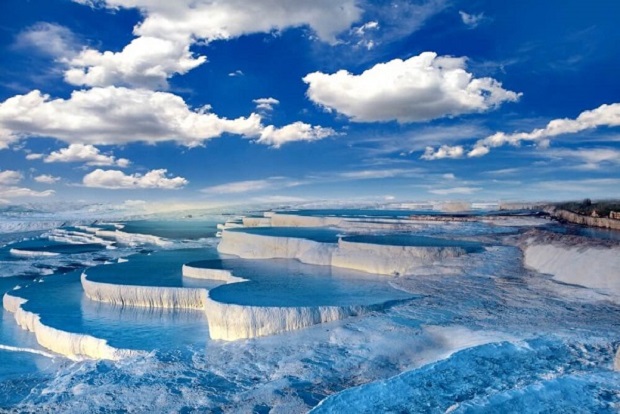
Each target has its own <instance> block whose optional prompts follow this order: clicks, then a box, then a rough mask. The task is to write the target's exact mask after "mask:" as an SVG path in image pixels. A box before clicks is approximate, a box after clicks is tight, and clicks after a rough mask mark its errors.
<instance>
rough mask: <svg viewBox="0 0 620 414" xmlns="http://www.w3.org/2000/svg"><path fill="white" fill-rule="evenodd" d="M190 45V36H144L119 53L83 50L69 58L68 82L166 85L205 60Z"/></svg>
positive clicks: (92, 84) (160, 86)
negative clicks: (174, 76) (173, 37)
mask: <svg viewBox="0 0 620 414" xmlns="http://www.w3.org/2000/svg"><path fill="white" fill-rule="evenodd" d="M189 47H190V39H189V38H187V39H181V40H167V39H160V38H157V37H150V36H143V37H138V38H136V39H134V40H133V41H132V42H131V43H129V44H128V45H127V46H125V48H124V49H123V50H122V51H120V52H116V53H115V52H104V53H101V52H99V51H96V50H93V49H84V50H82V51H81V52H80V53H79V55H77V56H75V57H73V58H72V59H70V60H68V61H67V64H68V66H69V69H68V70H67V71H66V72H65V81H66V82H68V83H70V84H72V85H87V86H108V85H116V86H121V85H129V86H137V87H145V88H152V89H157V88H166V87H167V86H168V82H167V79H168V78H170V77H171V76H173V75H175V74H181V75H182V74H185V73H187V72H189V71H190V70H192V69H194V68H195V67H197V66H199V65H201V64H203V63H204V62H206V58H205V57H204V56H198V57H194V56H193V54H192V52H190V50H189Z"/></svg>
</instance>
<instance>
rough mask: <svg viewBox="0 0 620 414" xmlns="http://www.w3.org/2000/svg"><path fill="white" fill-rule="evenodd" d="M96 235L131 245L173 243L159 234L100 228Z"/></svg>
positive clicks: (164, 245)
mask: <svg viewBox="0 0 620 414" xmlns="http://www.w3.org/2000/svg"><path fill="white" fill-rule="evenodd" d="M95 235H96V236H98V237H104V238H108V239H114V240H116V241H117V242H119V243H122V244H127V245H130V246H134V245H137V244H153V245H155V246H162V247H166V246H171V245H172V244H173V243H172V242H171V241H170V240H166V239H164V238H161V237H158V236H153V235H151V234H140V233H127V232H124V231H120V230H101V229H98V230H97V231H96V232H95Z"/></svg>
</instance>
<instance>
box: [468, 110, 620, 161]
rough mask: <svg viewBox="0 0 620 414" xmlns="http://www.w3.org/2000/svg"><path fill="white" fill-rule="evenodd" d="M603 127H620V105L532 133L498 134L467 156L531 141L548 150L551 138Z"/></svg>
mask: <svg viewBox="0 0 620 414" xmlns="http://www.w3.org/2000/svg"><path fill="white" fill-rule="evenodd" d="M601 126H607V127H616V126H620V103H614V104H611V105H601V106H599V107H598V108H596V109H593V110H590V111H583V112H582V113H581V114H579V116H578V117H577V118H575V119H568V118H564V119H554V120H552V121H550V122H549V123H548V124H547V126H545V127H544V128H538V129H534V130H533V131H531V132H519V133H515V134H506V133H504V132H497V133H495V134H493V135H490V136H488V137H486V138H484V139H481V140H478V141H477V142H476V144H475V145H474V148H473V149H472V150H471V151H470V152H469V153H468V154H467V155H468V156H470V157H479V156H483V155H486V154H488V153H489V152H490V150H491V148H496V147H501V146H503V145H506V144H511V145H519V144H521V142H523V141H530V142H534V143H535V144H538V145H539V146H542V147H543V148H546V147H548V146H549V138H552V137H555V136H558V135H562V134H574V133H577V132H581V131H585V130H588V129H593V128H597V127H601Z"/></svg>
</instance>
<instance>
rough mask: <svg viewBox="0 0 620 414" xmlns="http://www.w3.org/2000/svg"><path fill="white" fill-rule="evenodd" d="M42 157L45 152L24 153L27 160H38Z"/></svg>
mask: <svg viewBox="0 0 620 414" xmlns="http://www.w3.org/2000/svg"><path fill="white" fill-rule="evenodd" d="M44 157H45V154H35V153H32V154H26V159H27V160H29V161H32V160H40V159H41V158H44Z"/></svg>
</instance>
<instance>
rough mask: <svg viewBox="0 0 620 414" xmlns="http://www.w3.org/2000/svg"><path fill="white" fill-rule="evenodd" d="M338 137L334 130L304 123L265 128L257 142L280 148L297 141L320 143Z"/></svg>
mask: <svg viewBox="0 0 620 414" xmlns="http://www.w3.org/2000/svg"><path fill="white" fill-rule="evenodd" d="M334 135H338V133H337V132H336V131H334V130H333V129H332V128H325V127H321V126H312V125H310V124H306V123H304V122H299V121H298V122H294V123H292V124H289V125H286V126H283V127H282V128H277V127H275V126H273V125H269V126H267V127H265V128H264V129H263V130H262V131H261V133H260V137H259V138H258V140H256V142H258V143H259V144H264V145H271V146H272V147H275V148H280V147H281V146H282V145H284V144H287V143H289V142H295V141H318V140H320V139H323V138H327V137H329V136H334Z"/></svg>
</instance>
